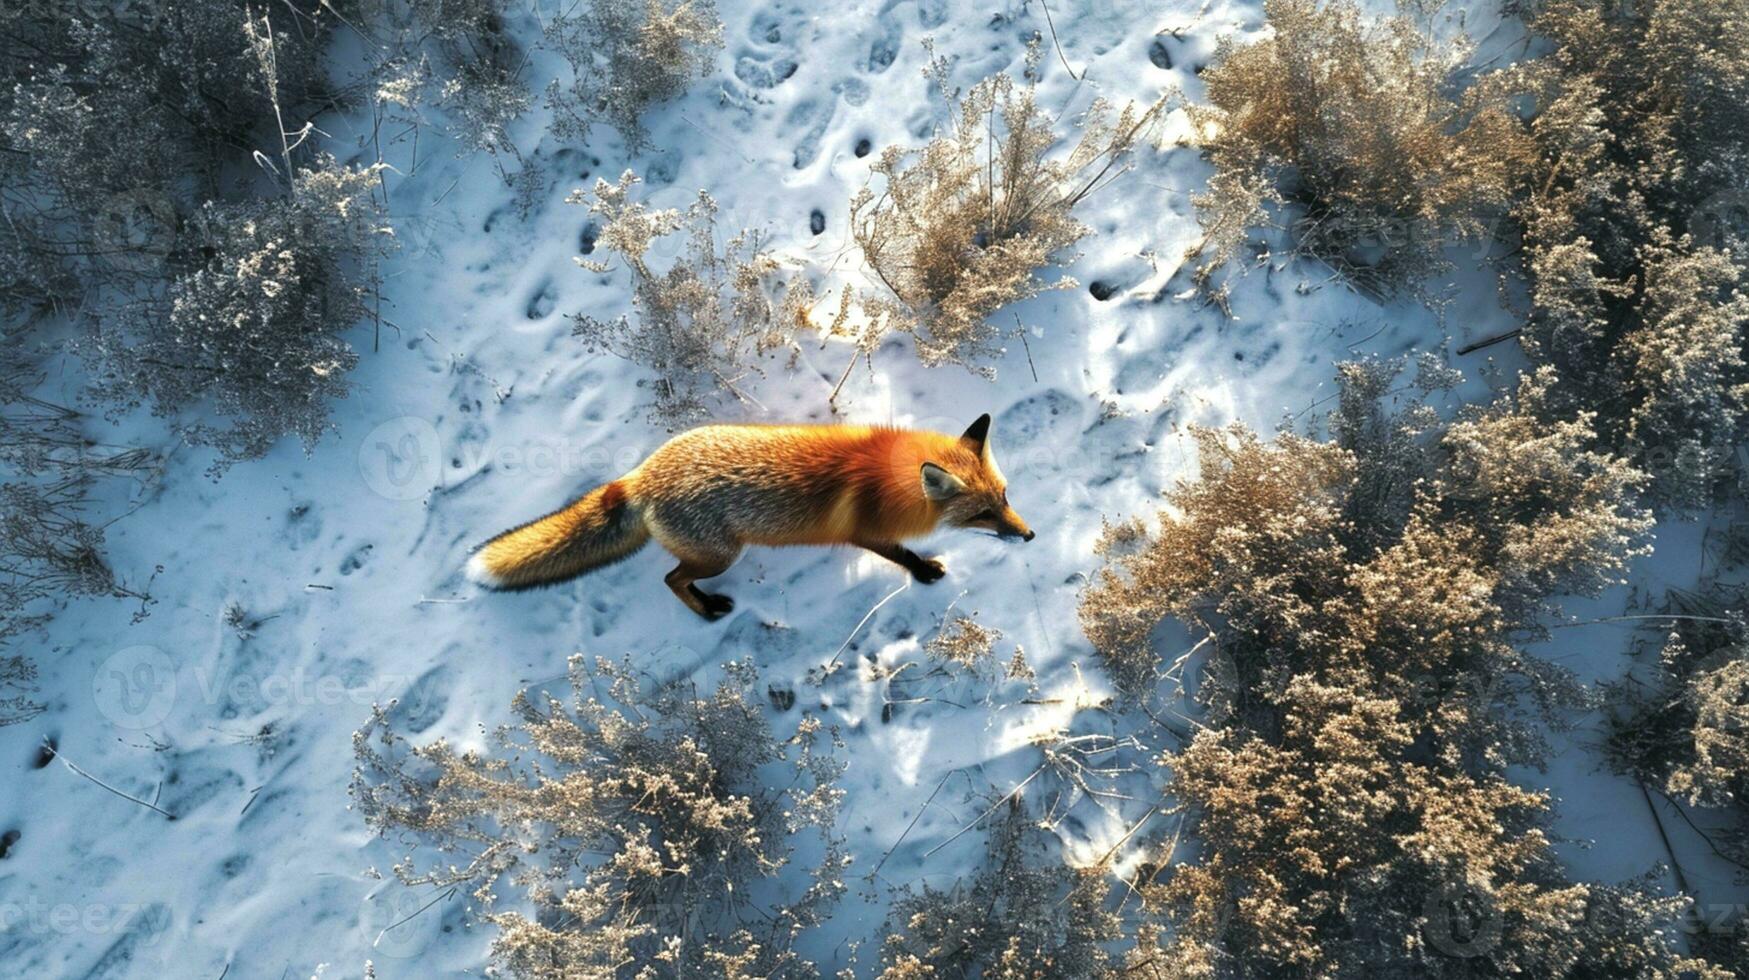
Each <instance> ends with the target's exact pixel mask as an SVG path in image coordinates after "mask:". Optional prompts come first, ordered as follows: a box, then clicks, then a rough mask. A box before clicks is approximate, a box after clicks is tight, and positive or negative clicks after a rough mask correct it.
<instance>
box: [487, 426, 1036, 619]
mask: <svg viewBox="0 0 1749 980" xmlns="http://www.w3.org/2000/svg"><path fill="white" fill-rule="evenodd" d="M943 523H945V524H947V525H949V526H951V527H968V528H980V529H983V530H986V531H991V532H994V533H995V534H997V535H998V536H1000V537H1005V538H1020V539H1021V540H1023V541H1031V540H1032V539H1033V533H1032V530H1031V529H1030V528H1028V527H1027V526H1026V522H1025V521H1023V520H1021V519H1020V515H1019V514H1016V513H1015V512H1014V508H1012V507H1010V506H1008V484H1007V481H1006V480H1004V479H1003V478H1002V471H1001V470H1000V469H998V468H997V466H996V458H995V457H994V456H993V455H991V451H990V416H988V415H984V416H980V417H979V418H978V420H977V421H976V422H973V423H972V425H971V427H970V428H968V429H966V431H965V434H964V435H960V436H957V437H956V436H950V435H943V434H942V433H939V432H922V431H916V430H908V429H893V428H880V427H869V426H852V425H707V426H703V427H701V428H697V429H693V430H691V431H689V432H683V433H681V434H680V435H678V436H675V437H674V438H672V439H670V440H668V442H667V443H665V444H663V446H662V447H661V448H660V449H658V450H656V451H655V452H654V453H652V454H651V455H650V457H649V458H648V459H646V460H644V461H643V462H642V463H640V464H639V465H638V466H637V468H636V469H634V470H632V471H631V472H630V473H627V474H626V475H625V476H622V477H620V478H619V479H617V480H614V481H613V482H612V483H609V484H607V485H606V486H602V487H597V488H596V489H594V490H591V491H590V492H589V493H587V494H585V495H583V497H582V498H580V499H578V500H576V501H575V502H573V503H571V504H570V505H568V506H566V507H564V508H562V509H560V510H556V511H554V512H552V513H551V514H548V515H547V516H545V517H542V518H540V519H539V520H535V521H530V522H529V523H527V524H524V525H522V526H521V527H517V528H512V529H511V530H509V531H505V532H504V533H503V534H500V535H498V536H497V537H495V538H493V539H492V540H490V541H487V542H486V543H485V544H483V545H481V546H480V547H479V548H477V549H476V550H475V551H474V553H473V557H472V558H470V559H469V560H468V567H467V573H468V577H469V578H472V579H473V580H474V581H476V582H479V583H480V584H482V585H485V586H487V587H489V588H493V589H527V588H532V587H534V586H540V585H550V584H552V583H554V582H562V581H565V580H566V579H570V578H575V577H576V576H578V575H582V574H583V573H584V572H588V571H592V570H594V569H597V568H601V567H603V566H605V565H611V564H613V563H614V562H617V561H619V560H621V559H623V558H626V557H628V556H629V555H631V554H632V553H633V552H635V551H637V550H638V549H639V548H642V547H643V546H644V543H645V542H647V541H648V540H649V539H650V538H652V537H654V538H655V539H656V540H657V541H658V542H659V543H660V544H661V545H662V547H664V548H666V549H668V551H669V552H671V553H672V554H673V555H674V557H676V558H678V559H679V560H680V564H679V565H676V566H675V568H674V570H673V571H672V572H669V573H668V577H667V579H666V581H667V583H668V588H670V589H672V590H673V591H674V594H675V595H676V596H679V597H680V601H681V602H684V603H686V606H687V608H689V609H691V610H692V611H693V612H695V613H698V614H699V615H700V616H703V617H705V618H706V619H717V618H719V617H721V616H723V615H725V614H727V613H728V612H729V611H730V610H731V609H733V608H734V607H735V603H734V600H732V599H730V598H729V597H728V596H726V595H712V594H711V593H708V592H704V591H701V590H700V589H699V587H698V586H697V585H695V584H694V583H695V582H697V581H698V580H699V579H707V578H711V577H713V576H716V575H721V574H722V573H723V572H725V571H727V570H728V568H729V566H730V565H732V564H734V562H735V559H736V558H737V557H739V556H740V554H741V549H742V548H743V547H745V546H746V545H750V544H758V545H789V544H816V545H838V544H853V545H857V546H859V547H862V548H867V549H868V550H870V551H872V552H874V553H875V554H877V555H880V556H881V557H882V558H886V559H888V560H890V561H894V562H897V563H898V564H900V565H902V566H904V567H905V569H906V570H907V571H909V572H910V573H911V574H912V575H914V576H916V578H917V581H919V582H934V581H935V580H937V579H939V578H941V577H942V576H943V575H945V574H947V569H946V568H945V567H944V566H943V565H942V564H941V562H940V561H939V560H937V559H934V558H924V557H922V556H921V555H918V554H917V553H916V552H913V551H911V550H910V549H908V548H906V547H905V546H904V545H902V544H900V542H901V541H904V540H906V539H907V538H914V537H918V536H920V535H924V534H928V533H929V532H930V531H933V530H934V529H935V527H936V525H938V524H943Z"/></svg>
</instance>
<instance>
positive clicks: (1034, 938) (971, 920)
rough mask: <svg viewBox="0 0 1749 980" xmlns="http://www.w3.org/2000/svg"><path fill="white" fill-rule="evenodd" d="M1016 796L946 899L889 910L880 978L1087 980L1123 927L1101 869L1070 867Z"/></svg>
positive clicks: (929, 897)
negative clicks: (975, 863)
mask: <svg viewBox="0 0 1749 980" xmlns="http://www.w3.org/2000/svg"><path fill="white" fill-rule="evenodd" d="M1047 843H1048V840H1047V835H1045V834H1043V833H1041V832H1040V831H1039V829H1038V826H1037V824H1035V823H1034V822H1033V821H1032V820H1031V819H1029V818H1028V816H1027V813H1026V809H1025V806H1024V805H1023V804H1022V803H1021V802H1020V801H1019V798H1018V797H1016V798H1015V799H1014V800H1013V801H1012V802H1011V804H1010V806H1009V807H1008V808H1007V812H1006V813H1005V814H1004V815H1003V816H1002V817H1001V818H1000V819H999V820H997V821H996V823H995V824H994V825H992V827H991V829H990V839H989V842H988V845H987V849H986V855H985V859H984V863H983V864H982V865H980V866H979V868H978V873H977V874H976V876H974V877H973V878H972V879H971V880H970V881H961V882H958V883H956V884H955V885H954V886H953V887H952V888H950V889H948V890H946V891H935V890H934V889H931V888H929V887H928V886H927V885H926V886H924V888H923V890H922V891H921V892H919V893H917V894H913V895H907V896H906V897H904V898H902V899H900V900H899V901H897V902H896V903H894V906H893V911H892V918H891V919H890V920H889V925H888V936H887V938H886V941H885V943H884V944H883V945H882V948H881V963H882V965H883V966H884V969H883V970H882V971H881V973H880V980H920V978H924V977H929V978H933V980H969V978H972V977H983V978H986V980H1039V978H1046V977H1049V978H1052V980H1094V978H1099V977H1105V976H1107V975H1108V973H1107V968H1108V961H1109V954H1108V953H1107V952H1106V949H1105V946H1106V944H1108V943H1110V942H1111V941H1112V940H1114V939H1117V938H1118V937H1119V936H1120V935H1121V934H1122V929H1121V927H1122V921H1121V920H1120V919H1119V918H1118V916H1117V915H1115V914H1113V913H1112V912H1110V911H1108V910H1107V909H1106V908H1105V899H1106V895H1107V893H1108V892H1109V890H1110V889H1109V888H1108V886H1107V885H1106V883H1105V871H1104V869H1103V868H1084V869H1075V868H1068V867H1065V866H1063V865H1062V864H1060V863H1058V861H1057V859H1055V858H1053V857H1051V856H1049V855H1047V854H1041V853H1040V852H1041V851H1042V850H1043V849H1044V847H1045V845H1046V844H1047Z"/></svg>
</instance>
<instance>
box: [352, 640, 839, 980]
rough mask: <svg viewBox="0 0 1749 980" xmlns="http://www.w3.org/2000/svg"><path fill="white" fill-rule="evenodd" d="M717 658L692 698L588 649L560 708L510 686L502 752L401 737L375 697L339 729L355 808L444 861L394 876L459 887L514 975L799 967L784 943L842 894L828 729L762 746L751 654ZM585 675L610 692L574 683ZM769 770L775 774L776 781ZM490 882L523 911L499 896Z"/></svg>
mask: <svg viewBox="0 0 1749 980" xmlns="http://www.w3.org/2000/svg"><path fill="white" fill-rule="evenodd" d="M725 670H726V677H725V679H724V680H723V682H722V683H721V684H719V685H718V687H717V688H716V689H715V690H714V691H711V692H708V693H704V694H702V695H701V694H700V693H698V692H697V691H696V690H695V689H693V688H691V687H684V688H683V687H682V685H681V684H678V683H676V684H671V685H662V686H658V687H656V688H655V689H653V690H647V689H646V688H645V687H644V685H643V684H642V683H641V681H640V679H639V678H638V677H637V676H636V675H635V674H634V673H633V672H632V671H631V669H630V668H629V666H628V667H616V666H615V665H613V664H611V663H608V662H605V661H598V662H597V663H596V665H595V668H594V672H593V673H590V672H588V671H586V669H585V665H584V661H583V658H582V657H581V656H580V655H579V656H576V657H573V658H572V659H571V667H570V680H571V685H572V687H573V689H574V691H575V694H574V695H573V697H572V699H571V701H570V703H569V704H565V703H562V702H560V701H559V700H557V699H556V698H553V697H551V696H550V695H549V696H547V697H546V698H545V699H544V701H539V700H537V699H535V698H531V697H529V696H528V695H527V694H526V693H525V694H522V695H518V697H517V699H516V704H515V709H516V711H517V712H518V713H519V714H520V715H521V716H522V722H521V724H520V726H518V727H517V728H503V729H500V730H498V732H497V733H496V734H495V736H494V738H493V742H494V743H495V745H496V747H497V748H498V750H499V751H500V752H501V753H502V755H497V756H494V755H489V754H487V753H485V752H481V751H479V750H474V749H469V750H465V751H458V750H457V749H456V748H455V747H453V746H451V745H450V744H449V743H448V742H445V741H441V740H440V741H437V742H434V743H431V744H429V745H424V746H409V745H408V744H407V743H406V741H405V739H403V738H402V737H401V736H399V735H397V734H396V733H395V732H394V730H393V718H394V714H393V706H390V707H389V708H388V709H383V708H377V709H376V710H375V711H374V713H373V716H372V719H371V721H370V722H369V723H367V724H366V725H365V727H364V728H363V729H361V730H360V731H359V732H358V733H357V734H356V735H355V736H354V738H353V743H354V748H355V751H356V754H357V760H358V768H357V769H356V771H355V772H354V775H353V783H352V794H353V800H354V803H355V805H356V806H357V807H358V808H359V810H360V811H361V812H362V813H363V814H364V817H365V819H366V821H367V822H368V823H369V824H370V826H371V827H372V828H373V829H374V830H376V831H378V832H379V833H384V834H390V833H394V834H399V835H403V836H409V837H411V838H413V839H414V840H415V841H419V842H425V843H429V844H433V845H435V846H436V847H437V849H438V850H439V851H441V852H443V853H445V854H450V855H455V856H457V857H458V858H459V864H458V863H457V861H456V860H455V859H451V860H450V861H449V862H448V863H447V864H445V865H433V866H432V867H431V868H430V869H429V870H425V871H421V870H419V868H418V866H417V865H416V863H415V860H414V858H413V857H412V856H409V857H408V858H407V859H406V860H405V861H403V862H402V863H400V864H398V865H397V866H396V867H395V873H396V875H397V876H398V877H399V878H400V880H401V881H402V882H403V883H405V884H408V885H420V884H423V885H437V886H443V887H449V886H455V885H467V886H470V887H471V888H472V889H473V895H474V897H475V899H476V900H477V901H478V902H479V903H480V905H481V907H482V909H483V910H484V914H483V917H484V918H485V920H486V921H488V922H490V923H492V924H493V925H494V926H495V927H497V930H498V933H497V936H496V938H495V939H494V940H493V944H492V954H493V958H494V959H495V960H496V961H497V963H498V964H499V966H500V967H502V968H503V969H504V970H505V971H506V972H507V973H508V974H509V975H511V976H516V977H522V978H543V980H561V978H563V980H573V978H578V977H587V978H601V980H612V978H618V977H631V976H636V977H638V978H639V980H657V978H663V977H693V976H704V975H714V976H724V977H728V978H742V977H754V976H771V975H782V976H786V977H806V976H812V975H814V969H813V966H812V964H810V963H808V962H807V961H805V960H804V959H802V958H801V957H800V956H798V955H797V954H796V953H795V951H794V950H793V948H792V947H793V943H794V941H795V938H796V937H797V936H798V935H799V934H800V933H801V932H802V931H803V930H805V929H807V928H809V927H811V926H812V925H814V924H815V923H817V922H818V921H819V918H820V916H821V915H822V914H823V913H824V912H825V910H826V909H827V908H828V907H829V906H830V905H831V904H832V903H833V902H834V901H836V899H837V897H838V895H839V893H840V892H841V891H842V889H843V884H842V881H841V880H840V870H841V868H842V867H843V865H844V863H845V859H844V856H843V854H842V853H841V852H840V850H839V846H838V841H837V839H836V837H835V836H834V835H833V833H832V829H831V828H832V824H833V821H834V819H835V815H836V813H837V809H838V805H839V802H840V800H841V797H842V791H840V790H839V789H838V788H837V787H836V785H835V780H836V779H837V777H838V775H839V773H840V772H841V771H842V769H843V765H842V764H841V763H839V762H837V761H836V760H835V759H834V758H833V756H832V755H831V753H830V751H822V749H823V748H827V749H829V747H830V745H835V744H836V742H837V738H836V735H835V733H834V734H831V735H830V736H829V733H828V732H827V731H826V730H825V729H824V728H823V727H822V726H821V725H820V723H819V722H818V720H816V719H814V718H812V717H811V716H804V717H803V719H802V721H801V723H800V725H799V726H798V727H797V730H796V733H795V735H794V736H792V737H790V738H788V739H785V740H783V741H781V742H780V741H778V740H776V739H775V738H774V737H773V735H772V732H771V730H770V728H769V727H768V726H767V724H766V722H765V719H764V717H763V715H762V714H761V711H760V708H759V703H758V698H757V695H755V694H754V693H753V691H754V686H755V680H756V675H755V671H754V669H753V667H752V666H751V664H747V663H731V664H729V665H727V666H726V668H725ZM597 680H601V681H605V682H606V683H607V687H608V690H609V693H608V694H607V695H602V694H593V695H592V694H589V693H588V692H591V691H599V686H598V685H597V683H596V682H597ZM828 737H829V739H830V741H829V743H828V744H826V745H823V744H822V743H823V740H826V739H828ZM768 768H769V769H771V770H772V771H773V772H774V773H775V772H781V771H782V770H784V769H788V770H789V771H790V775H789V776H787V777H779V778H780V781H781V783H782V784H783V785H784V786H785V787H786V788H784V789H779V788H777V784H776V783H775V782H773V781H771V778H770V777H767V776H766V775H765V771H766V770H767V769H768ZM804 833H810V834H813V835H815V836H817V837H818V838H820V839H821V840H822V841H823V846H824V853H823V854H822V855H820V860H819V863H818V868H817V869H816V871H815V872H814V873H813V875H812V876H811V877H810V878H809V879H808V884H807V886H806V887H805V888H802V889H800V890H799V891H796V890H795V889H793V888H792V889H789V890H790V891H791V892H792V893H790V894H784V895H782V896H781V897H778V898H777V900H776V901H771V900H770V899H772V898H773V896H772V895H771V894H770V893H769V891H762V892H761V893H760V898H759V903H758V905H757V906H755V905H754V904H753V903H754V901H755V898H754V894H755V886H758V885H760V884H762V883H768V882H770V881H772V880H773V879H774V878H775V876H776V875H777V874H778V872H779V871H780V870H781V869H783V868H784V867H785V865H786V864H787V863H788V861H789V856H790V852H791V849H792V847H793V842H794V841H795V840H796V839H797V835H801V834H804ZM504 882H508V883H509V884H510V885H511V886H513V887H514V888H516V889H518V890H519V891H520V892H521V893H522V896H521V897H522V899H523V901H522V902H517V903H516V905H518V906H521V907H523V908H531V909H532V914H531V913H530V912H525V911H522V910H521V909H520V908H518V907H509V908H506V907H503V906H500V905H499V895H498V889H499V887H500V886H501V884H502V883H504ZM779 890H780V891H783V890H784V889H781V888H780V889H779Z"/></svg>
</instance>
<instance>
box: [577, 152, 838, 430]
mask: <svg viewBox="0 0 1749 980" xmlns="http://www.w3.org/2000/svg"><path fill="white" fill-rule="evenodd" d="M637 183H639V178H638V176H637V175H636V174H634V173H632V172H631V171H629V170H628V171H626V172H625V173H624V174H622V175H620V178H619V181H618V182H617V183H613V184H609V183H608V182H607V181H606V180H601V179H597V180H596V182H595V190H594V193H593V194H584V193H583V192H581V191H578V192H577V193H575V194H573V195H572V196H571V198H570V201H571V203H573V204H587V205H588V206H589V212H590V213H591V214H593V215H598V216H599V217H600V219H601V221H602V228H601V233H600V236H599V237H598V238H597V239H596V244H597V246H598V247H599V248H602V249H605V250H606V251H608V252H611V253H614V254H616V255H618V256H619V257H620V259H621V261H623V262H624V263H625V265H626V268H627V269H629V270H630V272H631V275H632V305H633V307H634V311H635V312H634V315H633V316H621V317H618V318H616V319H612V320H603V319H600V318H598V317H595V316H591V315H589V314H587V313H579V314H575V315H574V316H573V317H572V321H573V323H574V325H575V326H574V328H573V330H572V333H573V334H574V335H575V336H577V337H580V338H582V340H583V341H584V344H585V345H586V346H587V347H588V348H589V349H591V350H601V351H607V352H609V353H612V354H614V355H616V356H619V357H623V358H626V359H628V360H631V361H635V362H637V363H639V364H643V365H645V366H646V367H649V368H650V369H652V370H653V371H654V372H655V375H656V376H655V378H654V381H653V384H654V385H655V388H656V390H655V399H654V400H653V401H652V402H651V404H650V410H651V413H652V414H653V415H654V416H655V417H656V418H658V419H659V420H661V421H663V422H666V423H668V424H671V425H677V424H682V423H686V422H691V421H695V420H696V419H698V418H701V417H703V416H706V415H708V414H710V413H711V410H712V408H713V407H714V404H715V401H716V399H717V398H718V396H721V395H725V394H726V395H730V396H733V397H734V398H735V399H737V400H741V401H746V400H747V395H746V393H745V392H743V391H742V390H741V387H740V385H741V384H742V383H743V381H744V379H745V378H746V377H747V376H748V375H749V374H757V373H758V372H759V361H760V359H761V358H763V357H765V356H766V355H768V354H770V353H772V352H774V351H778V350H786V349H787V350H791V351H794V350H795V349H796V341H795V337H796V333H797V331H799V330H801V329H803V328H806V327H807V326H808V325H809V321H808V316H807V311H808V308H809V307H810V306H812V305H813V303H814V293H813V289H812V287H811V286H810V285H809V284H808V282H807V280H806V279H804V278H802V277H801V276H799V275H791V274H788V273H786V271H785V269H784V267H783V265H782V263H780V262H779V261H778V260H777V258H776V257H775V256H774V255H772V254H771V253H770V252H769V251H768V250H767V249H766V248H765V243H764V238H763V236H762V235H760V233H758V232H756V231H748V230H743V231H741V232H739V233H737V234H736V235H735V236H734V237H732V238H730V239H729V240H728V241H727V242H725V243H723V245H722V246H720V247H719V246H718V245H717V234H716V233H717V225H716V212H717V205H716V202H715V201H714V200H712V199H711V196H710V195H709V194H707V193H705V192H703V191H700V192H699V195H698V198H697V199H696V200H695V201H694V202H693V203H692V205H691V206H690V207H688V208H687V209H686V211H684V212H681V211H678V210H674V209H665V210H651V209H650V208H649V207H648V206H646V205H645V204H643V203H642V202H638V201H633V200H632V199H631V189H632V187H633V186H635V185H636V184H637ZM673 234H684V235H685V236H686V248H685V251H684V252H682V253H681V255H680V256H678V257H677V258H676V259H675V260H674V262H673V264H671V265H670V266H669V267H668V268H667V269H665V270H657V269H655V268H652V267H651V266H650V264H649V257H648V253H649V250H650V247H651V245H652V244H654V243H655V242H656V240H657V239H659V238H663V237H666V236H668V235H673ZM577 263H578V264H579V265H581V266H583V267H584V268H586V269H590V270H592V271H595V272H608V271H611V269H612V267H611V266H610V265H609V264H608V263H606V262H603V261H600V260H596V259H584V258H578V259H577Z"/></svg>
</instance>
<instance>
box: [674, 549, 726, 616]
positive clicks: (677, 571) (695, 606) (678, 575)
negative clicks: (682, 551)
mask: <svg viewBox="0 0 1749 980" xmlns="http://www.w3.org/2000/svg"><path fill="white" fill-rule="evenodd" d="M736 557H738V556H737V555H727V556H723V555H714V556H711V557H708V558H701V557H696V556H695V557H690V558H682V559H680V564H678V565H676V566H674V570H673V571H672V572H669V573H668V576H667V577H666V578H664V579H663V581H664V582H667V583H668V588H669V589H671V590H673V592H674V594H675V596H677V597H678V598H679V599H680V601H681V602H684V603H686V608H688V609H690V610H692V611H693V612H695V613H698V614H699V615H700V616H703V617H704V618H706V619H721V618H723V617H724V616H727V615H728V614H729V612H730V610H732V609H734V608H735V600H733V599H731V598H729V597H728V596H726V595H720V594H715V593H710V592H706V591H704V590H703V589H700V588H699V587H698V586H697V585H694V584H693V583H694V582H696V581H697V580H699V579H701V578H715V577H716V576H718V575H721V574H723V573H724V572H726V571H728V570H729V566H730V565H733V564H734V563H735V559H736Z"/></svg>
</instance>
